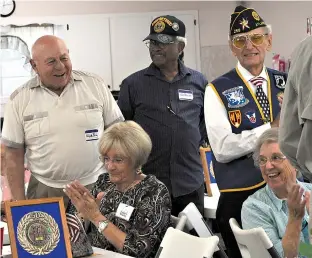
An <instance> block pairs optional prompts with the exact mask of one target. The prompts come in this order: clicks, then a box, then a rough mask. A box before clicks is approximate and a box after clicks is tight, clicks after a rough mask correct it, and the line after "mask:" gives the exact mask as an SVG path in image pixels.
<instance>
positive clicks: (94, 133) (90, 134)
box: [85, 129, 99, 142]
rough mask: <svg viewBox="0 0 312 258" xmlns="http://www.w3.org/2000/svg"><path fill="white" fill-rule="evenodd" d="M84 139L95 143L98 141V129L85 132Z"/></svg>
mask: <svg viewBox="0 0 312 258" xmlns="http://www.w3.org/2000/svg"><path fill="white" fill-rule="evenodd" d="M85 138H86V141H87V142H89V141H96V140H98V139H99V130H98V129H93V130H86V131H85Z"/></svg>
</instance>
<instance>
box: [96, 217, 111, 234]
mask: <svg viewBox="0 0 312 258" xmlns="http://www.w3.org/2000/svg"><path fill="white" fill-rule="evenodd" d="M108 223H109V221H108V219H106V220H102V221H100V222H99V226H98V231H99V232H100V233H102V232H103V231H104V230H105V228H106V227H107V226H108Z"/></svg>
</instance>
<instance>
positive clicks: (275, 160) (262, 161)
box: [258, 154, 286, 166]
mask: <svg viewBox="0 0 312 258" xmlns="http://www.w3.org/2000/svg"><path fill="white" fill-rule="evenodd" d="M285 159H286V157H285V156H284V155H282V154H273V155H272V156H271V158H267V157H264V156H260V157H259V159H258V163H259V165H260V166H265V165H266V163H267V162H268V160H269V161H270V162H271V163H272V164H275V165H276V164H280V163H282V162H283V161H284V160H285Z"/></svg>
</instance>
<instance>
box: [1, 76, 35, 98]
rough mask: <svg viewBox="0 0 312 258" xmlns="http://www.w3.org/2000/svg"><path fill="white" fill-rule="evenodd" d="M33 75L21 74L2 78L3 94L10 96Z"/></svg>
mask: <svg viewBox="0 0 312 258" xmlns="http://www.w3.org/2000/svg"><path fill="white" fill-rule="evenodd" d="M30 78H31V76H20V77H14V78H2V96H4V97H6V96H10V95H11V93H12V92H13V91H14V90H16V89H17V88H18V87H20V86H22V85H23V84H24V83H25V82H27V81H28V80H29V79H30Z"/></svg>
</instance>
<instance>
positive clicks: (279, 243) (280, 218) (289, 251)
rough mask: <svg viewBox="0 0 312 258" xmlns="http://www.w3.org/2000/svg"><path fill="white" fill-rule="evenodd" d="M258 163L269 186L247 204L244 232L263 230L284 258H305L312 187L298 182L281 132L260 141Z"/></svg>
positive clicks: (267, 134) (271, 131)
mask: <svg viewBox="0 0 312 258" xmlns="http://www.w3.org/2000/svg"><path fill="white" fill-rule="evenodd" d="M253 157H254V161H255V164H256V165H257V166H259V167H260V170H261V173H262V177H263V179H264V181H266V183H267V185H266V186H265V187H264V188H262V189H260V190H258V191H257V192H255V193H254V194H253V195H251V196H249V198H248V199H247V200H246V201H245V202H244V204H243V208H242V213H241V217H242V225H243V228H244V229H251V228H256V227H262V228H263V229H264V231H265V232H266V233H267V235H268V237H269V238H270V239H271V241H272V243H273V245H274V247H275V249H276V250H277V251H278V253H279V254H280V256H281V257H288V258H294V257H303V256H301V255H300V254H299V252H298V247H299V242H300V241H302V242H306V243H309V234H308V221H309V214H308V209H307V208H308V205H309V198H310V191H311V190H312V184H308V183H302V182H299V181H298V180H296V170H295V168H294V167H293V166H292V165H291V164H290V163H289V161H288V160H287V158H286V157H285V156H284V154H283V153H282V152H281V150H280V148H279V144H278V129H277V128H272V129H269V130H267V131H265V132H264V133H263V134H262V135H261V136H260V137H259V139H258V140H257V143H256V148H255V150H254V155H253Z"/></svg>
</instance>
